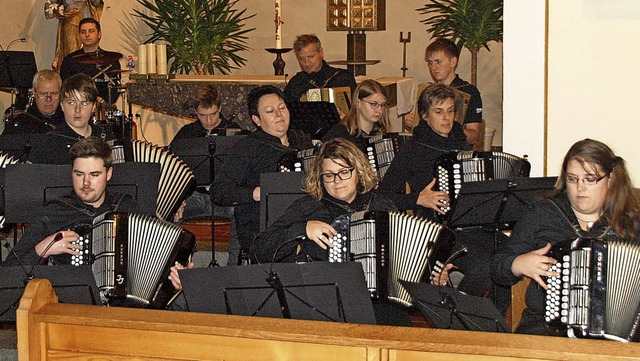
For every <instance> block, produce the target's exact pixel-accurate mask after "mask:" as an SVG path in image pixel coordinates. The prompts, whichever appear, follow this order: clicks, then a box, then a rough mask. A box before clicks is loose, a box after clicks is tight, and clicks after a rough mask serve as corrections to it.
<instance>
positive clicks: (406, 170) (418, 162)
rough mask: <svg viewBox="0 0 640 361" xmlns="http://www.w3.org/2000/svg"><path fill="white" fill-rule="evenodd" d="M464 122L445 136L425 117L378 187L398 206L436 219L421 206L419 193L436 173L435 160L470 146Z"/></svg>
mask: <svg viewBox="0 0 640 361" xmlns="http://www.w3.org/2000/svg"><path fill="white" fill-rule="evenodd" d="M470 149H471V145H470V144H469V143H467V141H466V136H465V135H464V131H463V130H462V125H460V123H458V122H454V123H453V128H452V130H451V132H450V133H449V136H448V137H443V136H441V135H439V134H437V133H436V132H434V131H433V129H431V127H430V126H429V124H427V122H426V121H421V122H420V123H419V124H418V126H417V127H416V128H415V129H414V130H413V138H412V139H411V140H409V141H408V142H407V143H406V144H405V145H404V146H403V147H402V148H401V149H400V151H399V152H398V154H397V155H396V157H395V158H394V159H393V162H392V163H391V166H390V167H389V169H388V170H387V173H386V174H385V176H384V178H383V179H382V181H381V182H380V186H379V188H378V191H379V192H380V193H383V194H384V195H386V196H387V197H388V198H389V199H391V200H392V201H393V203H394V204H395V205H396V207H398V209H400V210H402V211H404V210H408V209H412V210H414V212H415V213H416V215H418V216H422V217H426V218H429V219H433V218H434V217H435V211H434V210H431V209H428V208H426V207H422V206H418V205H417V204H416V201H417V200H418V195H419V194H420V192H421V191H422V190H423V189H424V187H426V186H427V184H429V183H430V182H431V181H432V180H433V177H434V167H435V162H436V160H437V159H438V158H439V157H441V156H442V155H444V154H446V153H449V152H451V151H454V150H470ZM405 183H408V184H409V186H410V187H411V193H409V194H405V191H404V190H405Z"/></svg>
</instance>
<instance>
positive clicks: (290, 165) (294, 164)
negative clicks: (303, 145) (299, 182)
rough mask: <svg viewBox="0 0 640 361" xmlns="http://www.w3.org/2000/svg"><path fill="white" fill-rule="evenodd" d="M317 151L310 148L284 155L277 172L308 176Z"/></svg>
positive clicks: (277, 165)
mask: <svg viewBox="0 0 640 361" xmlns="http://www.w3.org/2000/svg"><path fill="white" fill-rule="evenodd" d="M316 151H317V148H309V149H303V150H299V151H297V152H289V153H286V154H283V155H282V156H281V157H280V159H278V162H277V164H276V172H282V173H286V172H303V173H305V174H306V173H307V171H309V168H311V162H312V161H313V158H315V156H316Z"/></svg>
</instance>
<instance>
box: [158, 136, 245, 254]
mask: <svg viewBox="0 0 640 361" xmlns="http://www.w3.org/2000/svg"><path fill="white" fill-rule="evenodd" d="M244 137H245V135H234V136H218V135H210V136H207V137H200V138H183V139H175V140H173V141H172V142H171V151H172V152H173V153H174V154H175V155H177V156H178V157H180V159H182V160H183V161H184V162H185V163H187V166H188V167H189V168H190V169H191V170H192V171H193V174H194V176H195V177H196V184H197V185H198V186H210V185H211V183H213V180H214V179H215V174H216V173H215V171H216V169H222V166H224V164H225V163H226V161H227V160H228V159H229V157H230V155H231V149H232V148H233V146H234V145H235V144H236V142H238V140H240V139H242V138H244ZM214 207H215V204H214V203H213V200H211V262H210V264H209V265H210V266H218V263H217V261H216V240H215V220H216V216H215V214H214V213H215V212H214V210H213V208H214ZM231 221H232V222H234V220H233V219H232V220H231Z"/></svg>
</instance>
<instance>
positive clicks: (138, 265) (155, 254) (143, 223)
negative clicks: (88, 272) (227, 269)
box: [91, 213, 181, 304]
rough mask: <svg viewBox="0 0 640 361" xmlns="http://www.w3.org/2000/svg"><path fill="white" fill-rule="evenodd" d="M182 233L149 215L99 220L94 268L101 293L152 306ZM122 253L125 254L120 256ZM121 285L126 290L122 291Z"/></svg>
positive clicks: (94, 233) (111, 215) (96, 221)
mask: <svg viewBox="0 0 640 361" xmlns="http://www.w3.org/2000/svg"><path fill="white" fill-rule="evenodd" d="M123 228H124V229H123ZM180 232H181V229H180V227H179V226H178V225H176V224H173V223H170V222H165V221H162V220H159V219H156V218H153V217H149V216H146V215H139V214H128V215H127V214H124V213H106V214H104V215H102V216H99V217H96V218H95V219H94V223H93V230H92V242H91V243H92V246H91V247H92V252H91V253H92V254H93V264H92V269H93V274H94V277H95V279H96V283H97V285H98V289H99V290H100V292H101V294H103V295H111V296H112V295H117V294H126V296H127V297H128V298H133V299H135V300H136V301H138V302H140V303H143V304H146V303H149V302H150V301H151V300H152V299H153V297H154V295H155V293H156V291H157V289H158V286H159V284H160V283H161V281H162V280H161V277H162V274H163V272H164V271H165V268H166V267H167V263H168V262H169V260H170V257H171V254H172V252H173V250H174V247H175V246H176V243H177V241H178V238H179V235H180ZM125 237H126V238H125ZM123 244H125V245H126V246H124V247H123ZM122 250H126V254H119V252H123V251H122ZM122 266H124V267H122ZM121 270H124V274H123V273H122V271H121ZM122 285H126V286H125V287H126V288H125V289H121V287H122ZM106 297H108V296H106Z"/></svg>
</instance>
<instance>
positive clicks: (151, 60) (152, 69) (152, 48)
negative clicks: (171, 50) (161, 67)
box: [147, 44, 156, 74]
mask: <svg viewBox="0 0 640 361" xmlns="http://www.w3.org/2000/svg"><path fill="white" fill-rule="evenodd" d="M147 70H148V71H149V74H155V73H156V44H147Z"/></svg>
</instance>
